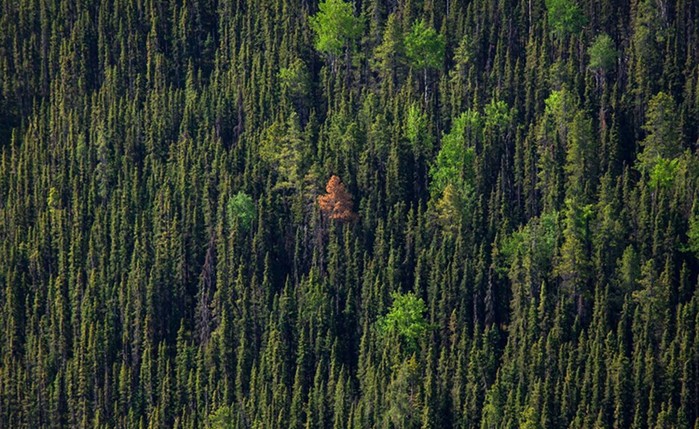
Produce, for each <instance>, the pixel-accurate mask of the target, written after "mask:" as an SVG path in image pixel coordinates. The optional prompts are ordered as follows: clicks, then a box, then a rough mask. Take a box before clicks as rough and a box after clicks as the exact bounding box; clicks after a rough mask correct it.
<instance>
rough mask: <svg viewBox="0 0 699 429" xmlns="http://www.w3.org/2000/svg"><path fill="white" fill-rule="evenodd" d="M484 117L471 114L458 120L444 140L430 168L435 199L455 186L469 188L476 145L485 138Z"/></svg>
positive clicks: (478, 114)
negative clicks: (476, 141)
mask: <svg viewBox="0 0 699 429" xmlns="http://www.w3.org/2000/svg"><path fill="white" fill-rule="evenodd" d="M482 122H483V121H482V117H481V115H480V113H478V112H475V111H472V110H467V111H466V112H464V113H462V114H461V115H460V116H459V117H458V118H456V119H455V120H454V123H453V124H452V127H451V131H449V133H447V134H444V136H443V137H442V148H441V149H440V151H439V153H438V154H437V159H436V160H435V163H434V165H432V168H430V177H431V179H432V192H433V195H437V194H440V193H441V192H442V191H443V190H444V188H445V187H446V186H447V185H448V184H449V183H453V184H456V185H459V186H458V187H459V188H461V187H462V186H461V185H468V184H470V181H471V179H472V177H473V174H474V172H473V160H474V157H475V152H474V149H473V144H472V143H473V142H474V141H475V140H477V139H479V138H480V136H481V134H482V128H483V127H482Z"/></svg>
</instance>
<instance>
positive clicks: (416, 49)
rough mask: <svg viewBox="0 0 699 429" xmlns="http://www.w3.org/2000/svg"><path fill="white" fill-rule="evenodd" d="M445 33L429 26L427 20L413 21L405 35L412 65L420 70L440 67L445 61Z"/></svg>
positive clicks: (406, 49) (407, 53)
mask: <svg viewBox="0 0 699 429" xmlns="http://www.w3.org/2000/svg"><path fill="white" fill-rule="evenodd" d="M445 47H446V41H445V38H444V35H442V34H439V33H437V31H436V30H435V29H434V28H432V27H429V26H428V25H427V24H426V23H425V21H423V20H419V21H415V23H413V26H412V28H411V29H410V32H408V34H407V35H406V36H405V54H406V56H407V57H408V61H410V65H411V66H413V67H415V68H416V69H418V70H425V69H438V68H440V67H441V66H442V63H443V62H444V49H445Z"/></svg>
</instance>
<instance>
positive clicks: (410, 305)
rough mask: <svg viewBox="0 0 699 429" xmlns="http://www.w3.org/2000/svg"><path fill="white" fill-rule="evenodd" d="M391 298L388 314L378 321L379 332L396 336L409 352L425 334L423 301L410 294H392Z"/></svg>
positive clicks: (425, 307)
mask: <svg viewBox="0 0 699 429" xmlns="http://www.w3.org/2000/svg"><path fill="white" fill-rule="evenodd" d="M391 297H392V298H393V305H391V308H390V310H389V311H388V313H387V314H386V315H385V316H383V317H382V318H380V319H379V320H378V322H377V323H378V327H379V330H380V331H381V332H382V333H384V334H389V333H394V334H397V335H398V336H399V337H400V338H401V339H402V340H403V341H404V342H405V344H406V346H407V347H408V349H409V350H414V349H415V348H416V347H417V343H418V341H419V340H420V338H422V336H423V335H425V333H426V332H427V321H426V320H425V316H424V314H425V312H426V311H427V306H426V305H425V301H423V299H422V298H418V297H417V296H415V294H414V293H412V292H408V293H406V294H401V293H396V292H393V293H391Z"/></svg>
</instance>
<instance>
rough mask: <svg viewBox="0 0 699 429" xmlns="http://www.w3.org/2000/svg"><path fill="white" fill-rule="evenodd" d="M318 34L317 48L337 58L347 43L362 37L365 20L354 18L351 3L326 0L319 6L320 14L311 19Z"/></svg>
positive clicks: (312, 26) (340, 0)
mask: <svg viewBox="0 0 699 429" xmlns="http://www.w3.org/2000/svg"><path fill="white" fill-rule="evenodd" d="M310 25H311V29H313V31H314V32H315V33H316V41H315V46H316V49H317V50H318V51H320V52H323V53H326V54H329V55H331V56H336V55H338V54H340V53H341V52H342V48H344V47H345V46H346V45H347V43H349V42H350V41H352V40H355V39H357V38H359V36H361V34H362V31H364V20H363V19H362V18H361V17H356V16H354V10H353V8H352V4H351V3H350V2H346V1H343V0H325V1H324V2H322V3H320V4H319V5H318V13H317V14H315V15H314V16H312V17H311V18H310Z"/></svg>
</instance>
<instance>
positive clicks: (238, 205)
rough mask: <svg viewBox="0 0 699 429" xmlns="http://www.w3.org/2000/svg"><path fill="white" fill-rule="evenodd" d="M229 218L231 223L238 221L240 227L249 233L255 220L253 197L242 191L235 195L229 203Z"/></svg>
mask: <svg viewBox="0 0 699 429" xmlns="http://www.w3.org/2000/svg"><path fill="white" fill-rule="evenodd" d="M228 216H229V218H230V221H231V223H233V222H234V221H235V220H237V221H238V225H239V226H240V227H241V228H242V229H243V230H244V231H247V230H248V229H249V228H250V225H252V221H253V220H254V219H255V203H254V202H253V201H252V197H251V196H250V195H248V194H246V193H245V192H242V191H241V192H238V193H237V194H235V196H234V197H233V198H231V199H230V201H228Z"/></svg>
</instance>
